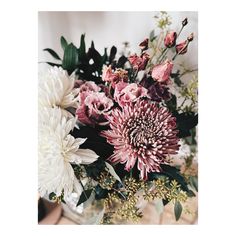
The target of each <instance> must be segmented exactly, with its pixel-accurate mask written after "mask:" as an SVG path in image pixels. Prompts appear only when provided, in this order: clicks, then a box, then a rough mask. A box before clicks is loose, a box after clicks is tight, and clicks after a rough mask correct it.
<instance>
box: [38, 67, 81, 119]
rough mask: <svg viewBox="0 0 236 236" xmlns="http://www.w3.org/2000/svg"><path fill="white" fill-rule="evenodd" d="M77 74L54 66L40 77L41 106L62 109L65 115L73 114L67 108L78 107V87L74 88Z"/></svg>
mask: <svg viewBox="0 0 236 236" xmlns="http://www.w3.org/2000/svg"><path fill="white" fill-rule="evenodd" d="M74 83H75V74H74V73H73V74H72V75H70V76H69V75H68V73H67V71H65V70H63V69H62V68H61V67H56V66H55V67H52V68H50V69H49V70H48V72H47V73H46V74H44V75H42V76H40V77H39V106H40V107H48V108H55V107H59V108H61V109H62V111H63V114H64V115H65V116H71V114H70V113H69V112H68V111H67V110H66V109H67V108H77V107H78V98H77V94H78V89H75V88H74Z"/></svg>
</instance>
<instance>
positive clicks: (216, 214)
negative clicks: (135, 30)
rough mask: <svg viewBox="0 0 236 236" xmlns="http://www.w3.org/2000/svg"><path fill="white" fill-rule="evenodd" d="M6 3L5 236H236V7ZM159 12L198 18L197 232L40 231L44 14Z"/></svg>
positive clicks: (0, 97)
mask: <svg viewBox="0 0 236 236" xmlns="http://www.w3.org/2000/svg"><path fill="white" fill-rule="evenodd" d="M2 2H3V1H2ZM2 2H1V10H2V11H1V15H0V29H1V37H0V45H1V56H0V65H1V86H0V90H1V91H0V102H1V111H2V112H1V115H0V131H1V136H0V137H1V146H0V147H1V148H0V150H1V152H0V160H1V163H0V181H1V185H0V186H1V192H0V202H1V212H0V222H1V227H0V234H1V235H21V234H24V235H38V236H39V235H40V236H42V235H70V234H74V235H94V236H97V235H175V236H178V235H181V236H183V235H191V236H199V235H235V211H236V205H235V201H234V198H235V187H234V186H235V166H236V161H235V160H236V157H235V133H236V126H235V86H236V83H235V71H234V70H235V55H236V54H235V53H236V52H235V46H234V41H235V38H236V35H235V30H234V29H235V7H234V1H229V0H225V1H202V2H201V1H193V2H191V3H190V1H189V0H182V1H181V0H178V1H157V0H153V1H152V0H145V1H141V2H139V3H138V2H137V1H129V3H128V1H127V0H126V1H123V0H119V1H117V2H113V1H110V0H109V1H108V0H107V1H105V0H104V1H102V0H100V1H97V0H86V1H80V0H66V1H62V0H57V1H54V0H51V1H50V0H41V1H39V2H37V1H32V0H31V1H26V0H21V1H13V0H9V1H7V2H4V4H3V3H2ZM102 3H103V4H102ZM153 9H155V10H170V11H171V10H172V11H181V10H193V11H196V10H198V11H199V35H200V37H199V68H200V73H199V80H200V83H199V90H200V92H199V111H200V119H199V159H200V160H199V162H200V167H199V173H200V183H199V191H200V194H199V225H198V226H133V227H128V226H126V227H125V226H110V227H109V226H97V227H95V226H94V227H93V226H89V227H86V226H75V227H73V228H72V227H70V226H64V227H63V226H37V79H38V35H37V30H38V28H37V27H38V22H37V18H38V11H39V10H40V11H45V10H60V11H65V10H70V11H71V10H74V11H75V10H89V11H90V10H130V11H132V10H139V11H145V10H153Z"/></svg>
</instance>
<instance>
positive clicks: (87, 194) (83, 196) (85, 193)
mask: <svg viewBox="0 0 236 236" xmlns="http://www.w3.org/2000/svg"><path fill="white" fill-rule="evenodd" d="M92 192H93V189H87V190H84V191H83V192H82V193H81V195H80V198H79V201H78V202H77V204H76V206H79V205H80V204H81V203H83V202H85V201H87V200H88V199H89V197H90V195H91V193H92Z"/></svg>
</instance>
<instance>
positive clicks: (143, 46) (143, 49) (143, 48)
mask: <svg viewBox="0 0 236 236" xmlns="http://www.w3.org/2000/svg"><path fill="white" fill-rule="evenodd" d="M139 47H140V48H141V49H142V51H145V50H147V49H148V38H146V39H144V40H143V42H141V43H140V44H139Z"/></svg>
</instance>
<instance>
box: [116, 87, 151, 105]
mask: <svg viewBox="0 0 236 236" xmlns="http://www.w3.org/2000/svg"><path fill="white" fill-rule="evenodd" d="M147 93H148V90H147V89H146V88H144V87H142V86H141V85H138V84H136V83H132V84H127V83H119V84H117V85H116V87H115V93H114V99H115V101H116V102H118V104H119V105H120V106H121V107H123V106H124V105H125V104H127V103H132V102H136V101H137V100H138V99H139V98H142V97H149V96H148V95H147Z"/></svg>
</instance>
